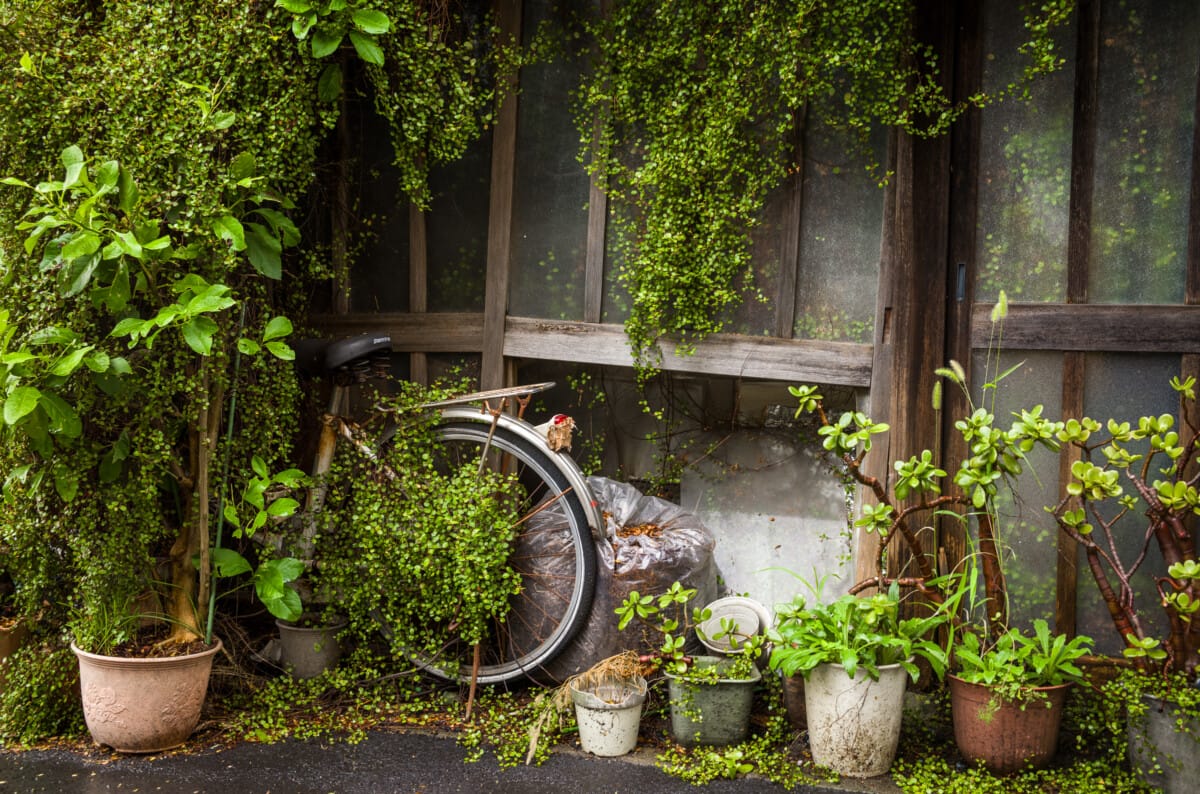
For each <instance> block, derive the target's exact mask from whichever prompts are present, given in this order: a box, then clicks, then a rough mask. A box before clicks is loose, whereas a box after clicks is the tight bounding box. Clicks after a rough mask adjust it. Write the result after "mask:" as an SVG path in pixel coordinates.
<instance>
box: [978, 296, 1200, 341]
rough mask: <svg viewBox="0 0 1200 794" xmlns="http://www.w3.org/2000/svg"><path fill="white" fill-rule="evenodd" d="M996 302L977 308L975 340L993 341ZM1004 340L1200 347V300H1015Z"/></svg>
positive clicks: (1005, 325) (1005, 326) (980, 305)
mask: <svg viewBox="0 0 1200 794" xmlns="http://www.w3.org/2000/svg"><path fill="white" fill-rule="evenodd" d="M991 311H992V306H991V305H990V304H979V305H976V306H975V307H973V309H972V311H971V343H972V345H973V346H974V347H977V348H983V347H987V346H988V339H989V336H990V334H991V330H992V324H991ZM1001 344H1002V345H1003V347H1004V348H1005V349H1006V350H1080V351H1087V352H1111V353H1200V306H1183V305H1172V306H1158V305H1144V304H1142V305H1137V304H1122V305H1110V304H1104V305H1101V304H1088V305H1083V304H1062V303H1013V304H1009V307H1008V318H1007V319H1006V320H1005V321H1004V335H1003V338H1002V340H1001Z"/></svg>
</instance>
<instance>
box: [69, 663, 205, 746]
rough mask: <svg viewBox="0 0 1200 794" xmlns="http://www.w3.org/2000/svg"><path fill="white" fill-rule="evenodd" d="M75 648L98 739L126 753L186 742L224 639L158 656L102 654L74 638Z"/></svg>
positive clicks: (89, 724) (85, 711)
mask: <svg viewBox="0 0 1200 794" xmlns="http://www.w3.org/2000/svg"><path fill="white" fill-rule="evenodd" d="M71 650H72V651H74V652H75V656H76V657H78V659H79V687H80V691H81V693H82V695H83V716H84V719H85V720H86V721H87V727H88V732H89V733H91V734H92V739H93V740H94V741H95V742H96V743H97V744H106V745H108V746H109V747H111V748H113V749H114V750H116V751H118V752H122V753H153V752H158V751H159V750H166V749H168V748H171V747H175V746H177V745H179V744H182V743H183V742H184V740H186V739H187V737H188V736H190V735H191V733H192V731H194V730H195V729H196V724H197V723H198V722H199V721H200V709H201V707H202V706H203V705H204V696H205V694H206V693H207V691H208V676H209V673H210V672H211V671H212V663H213V657H214V656H216V655H217V652H218V651H220V650H221V641H220V640H217V641H216V643H215V644H214V645H213V647H211V648H209V649H208V650H206V651H202V652H201V653H194V654H190V655H188V656H167V657H162V658H154V659H148V658H124V657H116V656H100V655H98V654H94V653H88V652H87V651H81V650H80V649H79V648H77V647H76V646H75V644H74V643H71Z"/></svg>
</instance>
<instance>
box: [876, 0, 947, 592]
mask: <svg viewBox="0 0 1200 794" xmlns="http://www.w3.org/2000/svg"><path fill="white" fill-rule="evenodd" d="M954 17H955V14H954V4H953V3H950V2H948V1H947V0H917V2H916V4H915V9H914V33H915V35H916V37H917V40H918V41H920V42H922V43H924V44H928V45H929V46H930V47H931V48H932V49H933V51H934V52H935V53H936V54H937V58H938V62H939V64H941V68H940V69H939V71H938V73H937V74H936V75H935V76H934V79H937V80H938V81H939V82H941V84H942V87H943V88H944V89H945V91H946V92H947V94H950V93H952V91H953V87H952V86H951V85H950V84H949V73H950V72H951V71H953V68H952V64H953V53H954V35H955V18H954ZM917 66H918V68H924V67H923V65H920V64H918V65H917ZM895 178H896V181H897V203H896V220H895V223H896V237H895V245H896V250H895V268H894V269H893V271H892V273H891V278H892V289H891V296H892V305H891V315H892V317H891V331H890V332H891V334H892V336H893V344H894V347H893V349H892V354H891V360H890V361H889V362H887V363H886V364H884V366H887V367H889V369H890V371H891V388H890V389H889V390H888V393H887V395H886V397H885V399H886V400H887V401H888V406H889V407H888V411H887V413H888V414H889V415H890V417H891V420H890V421H889V424H890V426H891V431H890V432H889V433H888V442H887V447H886V449H879V452H878V453H875V454H880V455H881V456H882V457H883V458H884V459H883V460H882V461H878V462H879V463H885V464H886V462H887V461H893V460H903V459H907V458H908V457H909V456H911V455H915V454H918V453H920V452H921V450H924V449H935V448H937V445H938V441H939V440H940V430H941V424H940V417H939V416H938V414H937V412H935V411H934V410H933V406H932V403H931V400H930V390H931V389H932V387H933V384H934V381H935V380H936V376H935V374H934V371H935V370H936V369H937V368H938V367H940V366H942V365H943V364H944V363H945V356H946V346H945V345H946V322H947V316H946V302H947V297H948V294H949V292H948V289H949V287H948V284H949V280H948V279H947V257H948V254H949V217H950V143H949V136H946V135H942V136H939V137H937V138H919V137H914V136H901V138H900V145H899V150H898V156H897V168H896V177H895ZM872 408H873V409H874V408H875V407H874V406H872ZM876 412H877V413H878V411H877V409H876ZM876 421H880V419H879V418H878V417H876ZM883 421H887V420H883ZM885 452H886V455H884V454H883V453H885ZM872 457H874V455H873V456H872ZM932 545H933V544H927V547H926V548H925V551H926V552H930V553H934V552H936V548H931V547H930V546H932ZM913 557H914V555H913V554H912V553H911V550H910V549H909V548H907V547H906V546H904V544H903V543H893V544H892V545H891V546H889V562H888V565H889V568H890V570H892V571H901V570H903V571H907V572H909V574H910V575H913V576H916V575H918V573H919V569H918V567H917V565H916V564H915V563H914V562H913ZM928 562H930V563H931V564H933V565H936V563H937V561H936V558H935V559H932V560H928ZM955 562H957V561H956V560H952V561H951V564H953V563H955Z"/></svg>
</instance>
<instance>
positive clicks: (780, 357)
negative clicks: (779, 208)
mask: <svg viewBox="0 0 1200 794" xmlns="http://www.w3.org/2000/svg"><path fill="white" fill-rule="evenodd" d="M309 319H310V322H311V323H312V324H313V325H314V326H316V327H317V328H318V329H319V330H320V331H321V332H322V333H324V334H326V335H328V336H330V337H334V338H341V337H346V336H354V335H356V334H366V333H375V332H383V333H387V334H389V335H390V336H391V337H392V348H393V349H394V350H396V351H398V352H405V353H479V352H480V351H482V350H483V315H482V314H463V313H454V314H450V313H441V312H429V313H387V314H382V313H380V314H362V313H360V314H343V315H335V314H320V315H313V316H312V317H310V318H309ZM677 348H678V346H677V345H676V344H675V343H673V342H671V341H669V340H668V341H664V342H663V343H662V349H663V361H662V368H663V369H665V370H669V371H671V372H686V373H694V374H697V375H721V376H726V377H734V378H737V377H740V378H751V379H756V380H778V381H786V382H788V383H797V382H804V383H810V382H811V383H828V384H834V385H840V386H859V387H863V388H865V387H867V386H870V385H871V353H872V351H871V346H870V345H862V344H854V343H850V342H820V341H814V340H801V339H777V338H774V337H766V336H743V335H741V334H718V335H716V336H710V337H708V338H707V339H705V340H704V341H703V342H701V343H700V344H699V345H697V348H696V352H695V354H693V355H684V356H681V355H677V354H676V350H677ZM504 356H505V358H532V359H541V360H547V361H569V362H572V363H576V364H598V365H603V366H613V367H632V366H633V355H632V354H631V353H630V350H629V340H628V339H627V338H626V336H625V332H624V330H623V329H622V328H621V326H619V325H608V324H599V323H580V322H568V321H562V320H539V319H535V318H532V317H509V318H508V319H507V320H506V321H505V332H504Z"/></svg>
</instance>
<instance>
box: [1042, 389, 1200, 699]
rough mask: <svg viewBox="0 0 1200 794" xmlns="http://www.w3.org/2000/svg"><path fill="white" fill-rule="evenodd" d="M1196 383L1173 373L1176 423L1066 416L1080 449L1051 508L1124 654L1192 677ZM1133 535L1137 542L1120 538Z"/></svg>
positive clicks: (1198, 439)
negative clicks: (1140, 585) (1146, 585)
mask: <svg viewBox="0 0 1200 794" xmlns="http://www.w3.org/2000/svg"><path fill="white" fill-rule="evenodd" d="M1195 386H1196V379H1195V378H1194V377H1187V378H1183V379H1181V378H1179V377H1175V378H1172V380H1171V388H1172V389H1173V390H1174V391H1175V392H1176V393H1178V395H1179V397H1180V405H1181V410H1180V416H1181V419H1180V420H1179V425H1178V426H1177V425H1176V418H1175V417H1174V416H1172V415H1170V414H1162V415H1159V416H1142V417H1139V418H1138V419H1137V420H1136V421H1134V422H1130V421H1121V420H1118V419H1107V420H1105V421H1099V420H1095V419H1091V418H1089V417H1083V418H1082V419H1071V420H1069V421H1068V422H1066V424H1065V425H1064V426H1063V428H1062V429H1061V430H1060V431H1059V432H1058V434H1057V436H1058V438H1059V440H1061V441H1062V442H1063V443H1065V444H1069V445H1070V446H1071V447H1072V448H1073V449H1074V450H1075V451H1077V453H1078V456H1079V457H1078V459H1077V460H1076V461H1075V463H1073V464H1072V466H1071V481H1070V483H1069V484H1068V485H1067V487H1066V493H1065V494H1064V495H1063V498H1062V500H1061V501H1060V502H1059V503H1058V504H1057V505H1054V506H1052V507H1048V508H1047V510H1049V511H1050V512H1051V513H1052V514H1053V516H1054V518H1055V519H1056V521H1057V522H1058V527H1059V529H1060V530H1061V531H1062V532H1063V533H1064V534H1066V535H1067V536H1068V537H1069V538H1071V539H1072V540H1074V541H1075V543H1077V544H1078V545H1079V547H1080V548H1081V549H1082V550H1083V554H1084V559H1085V561H1086V563H1087V568H1088V571H1089V572H1090V573H1091V575H1092V578H1093V580H1094V581H1095V583H1096V587H1097V589H1098V590H1099V593H1100V597H1101V599H1103V601H1104V604H1105V606H1106V607H1107V608H1108V612H1109V614H1110V615H1111V616H1112V620H1113V626H1114V627H1115V628H1116V630H1117V633H1118V635H1119V636H1120V637H1121V638H1122V639H1123V641H1124V643H1125V648H1124V650H1123V653H1124V656H1125V657H1126V658H1127V659H1129V660H1131V661H1132V662H1133V664H1134V665H1136V666H1137V667H1138V668H1139V669H1141V670H1143V671H1146V672H1151V671H1157V672H1161V673H1165V674H1170V673H1173V672H1178V673H1183V674H1185V675H1186V676H1188V677H1189V678H1191V677H1194V676H1195V674H1196V671H1197V666H1200V620H1197V616H1198V615H1200V560H1198V559H1197V556H1196V539H1195V534H1194V530H1193V521H1194V520H1195V516H1197V515H1200V489H1198V488H1197V475H1196V472H1195V469H1196V466H1195V463H1196V457H1197V451H1198V444H1200V414H1198V413H1197V410H1196V391H1195ZM1129 538H1132V539H1134V541H1135V542H1133V543H1131V544H1130V543H1123V542H1122V540H1123V539H1129ZM1151 551H1154V552H1156V553H1155V554H1152V553H1151ZM1159 560H1161V563H1159V562H1158V561H1159ZM1152 566H1158V567H1152ZM1140 572H1145V573H1148V574H1149V575H1150V577H1151V579H1152V582H1153V585H1152V586H1153V593H1152V595H1151V596H1150V597H1148V598H1147V597H1146V596H1145V595H1143V594H1139V592H1138V591H1137V586H1136V584H1135V582H1134V577H1135V576H1136V575H1137V574H1139V573H1140ZM1151 605H1153V606H1155V607H1157V608H1158V609H1160V610H1161V614H1160V617H1161V623H1160V624H1159V625H1160V626H1161V629H1159V628H1156V627H1155V625H1154V623H1153V622H1152V621H1151V620H1150V618H1149V615H1148V614H1147V613H1146V612H1144V611H1143V610H1144V609H1146V608H1147V607H1151Z"/></svg>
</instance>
